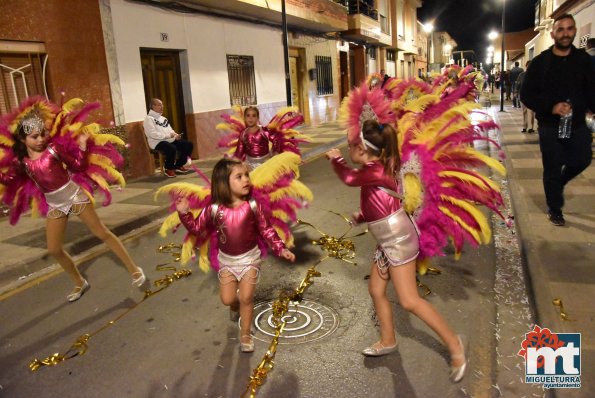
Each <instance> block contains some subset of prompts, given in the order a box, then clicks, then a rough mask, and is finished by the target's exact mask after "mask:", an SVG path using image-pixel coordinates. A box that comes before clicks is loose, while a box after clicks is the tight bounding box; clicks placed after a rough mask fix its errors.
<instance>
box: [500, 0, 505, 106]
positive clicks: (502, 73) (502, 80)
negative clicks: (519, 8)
mask: <svg viewBox="0 0 595 398" xmlns="http://www.w3.org/2000/svg"><path fill="white" fill-rule="evenodd" d="M505 16H506V0H502V47H501V51H502V54H501V55H500V62H501V63H500V65H501V66H500V112H504V69H505V68H506V65H504V32H505V30H504V29H505V27H504V20H505V19H506V18H505Z"/></svg>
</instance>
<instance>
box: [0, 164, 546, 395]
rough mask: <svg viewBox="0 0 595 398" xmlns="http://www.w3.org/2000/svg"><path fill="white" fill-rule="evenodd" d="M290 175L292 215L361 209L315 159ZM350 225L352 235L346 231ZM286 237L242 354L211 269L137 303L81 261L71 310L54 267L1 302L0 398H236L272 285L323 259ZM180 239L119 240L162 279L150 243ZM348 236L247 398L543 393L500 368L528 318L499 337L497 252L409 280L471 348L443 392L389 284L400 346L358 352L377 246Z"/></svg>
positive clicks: (434, 346) (470, 253)
mask: <svg viewBox="0 0 595 398" xmlns="http://www.w3.org/2000/svg"><path fill="white" fill-rule="evenodd" d="M301 179H302V181H303V182H305V183H306V184H307V185H308V186H309V187H310V188H311V189H312V191H313V192H314V195H315V200H314V201H313V203H312V204H311V206H310V208H309V209H307V210H305V211H302V212H301V213H300V218H301V219H303V220H305V221H308V222H310V223H312V224H314V225H315V226H316V227H318V228H319V229H320V230H321V231H323V232H325V233H327V234H329V235H331V236H335V237H338V236H340V235H342V234H343V233H344V232H345V231H346V230H347V228H348V226H347V224H346V223H345V222H344V221H343V220H342V219H341V218H340V217H338V216H337V215H335V214H332V213H331V212H329V210H332V211H334V212H339V213H342V214H345V215H348V214H351V212H352V211H354V210H355V209H356V208H357V207H358V202H359V191H358V190H357V189H355V188H349V187H346V186H344V185H342V184H341V183H340V182H339V181H338V179H337V178H336V177H335V175H334V173H333V172H332V170H331V168H330V167H329V166H328V164H327V162H326V160H324V159H317V160H314V161H312V162H310V163H308V164H306V165H304V166H303V167H302V177H301ZM361 231H362V229H361V228H359V229H353V230H351V231H350V232H349V233H348V236H351V235H355V234H356V233H358V232H361ZM295 236H296V244H297V249H296V250H295V253H296V256H297V260H296V263H295V264H289V263H287V262H284V261H281V260H279V259H277V258H275V257H273V256H272V255H271V256H269V257H267V259H266V263H265V265H264V266H263V268H262V274H261V275H262V276H261V279H260V282H259V285H258V287H257V291H256V298H255V299H256V302H257V310H256V312H255V315H258V314H260V316H259V318H258V321H259V326H258V327H256V326H255V327H254V330H255V333H256V338H257V341H256V351H255V352H254V353H253V354H243V353H240V352H239V343H238V326H237V324H236V323H233V322H231V321H230V320H229V316H228V311H227V309H226V308H225V307H224V306H223V305H222V304H221V303H220V302H219V297H218V281H217V277H216V275H215V274H214V273H209V274H204V273H202V272H201V271H200V270H198V268H197V267H196V266H195V265H194V264H192V266H191V269H192V270H193V271H194V272H193V274H192V275H191V276H189V277H185V278H181V279H179V280H175V281H174V282H173V283H172V284H171V285H169V286H168V287H167V288H166V289H164V290H163V291H161V292H159V293H158V294H155V295H153V296H151V297H149V298H147V299H146V300H144V301H142V299H143V293H142V292H140V291H139V290H137V289H136V288H133V287H131V286H130V281H129V277H128V274H127V273H126V271H125V269H124V267H123V266H122V265H120V264H118V263H117V262H116V261H115V260H114V258H113V257H112V256H111V255H109V254H103V255H99V256H95V257H92V258H90V259H89V260H88V261H86V262H84V263H83V264H82V265H81V270H82V271H83V274H84V275H85V276H86V277H87V279H88V280H89V282H90V284H91V289H90V290H89V291H88V292H87V293H86V294H85V295H84V296H83V297H82V298H81V299H80V300H79V301H78V302H76V303H73V304H70V303H67V302H66V299H65V296H66V294H67V293H68V292H69V291H70V289H71V282H70V281H69V280H68V278H67V277H66V275H65V274H64V273H62V272H55V273H53V274H51V275H49V276H46V277H44V278H43V279H40V280H38V283H36V284H34V285H32V286H30V287H28V288H26V289H23V290H22V291H20V292H18V293H17V294H13V295H11V296H9V297H6V298H5V299H3V300H2V301H0V319H2V326H1V328H0V358H1V360H0V363H1V370H0V397H11V398H17V397H33V396H39V397H86V398H90V397H239V396H241V394H242V393H243V392H244V391H245V389H246V386H247V384H248V379H249V376H250V374H251V372H252V369H253V368H255V367H256V366H257V365H258V363H259V362H260V361H261V359H262V356H263V355H264V354H265V352H266V349H267V346H268V343H269V341H270V336H269V335H267V333H270V332H271V330H270V326H269V325H268V322H267V320H268V315H269V314H270V307H269V303H270V302H271V301H273V300H274V299H275V298H276V297H277V295H278V293H279V291H281V290H282V289H286V288H287V289H295V288H296V287H297V286H298V285H299V283H300V281H301V280H302V279H303V278H304V277H305V275H306V271H307V269H308V267H309V266H311V265H312V264H314V263H315V262H316V261H317V260H318V259H320V258H321V257H322V256H323V253H322V251H321V249H320V248H319V247H317V246H314V245H312V244H311V241H312V240H315V239H318V238H319V237H320V235H319V233H318V232H317V231H315V230H314V229H312V228H309V227H306V226H296V228H295ZM181 237H182V233H181V231H180V232H178V234H176V235H173V236H169V237H168V238H165V239H164V238H161V237H160V236H159V235H157V233H156V229H155V228H153V229H150V230H148V231H145V232H144V233H143V234H140V235H138V236H133V237H131V238H130V239H128V240H127V241H126V242H125V243H126V247H127V248H128V250H129V251H130V253H131V255H132V257H133V258H135V259H136V261H137V262H138V263H139V264H140V265H142V266H143V267H144V269H145V270H146V273H147V275H148V276H149V277H150V278H151V279H152V280H156V279H159V278H161V277H162V276H163V275H165V274H167V273H169V274H171V273H172V271H157V270H156V269H155V267H156V266H157V265H158V264H162V263H167V262H170V261H171V258H172V257H171V256H170V255H169V254H159V253H157V250H156V249H157V247H159V246H160V245H163V244H166V243H169V242H179V241H180V240H181ZM505 238H506V237H505ZM500 239H502V237H500ZM352 240H353V242H354V243H355V246H356V257H355V259H354V260H355V261H356V262H357V265H352V264H348V263H346V262H342V261H339V260H336V259H328V260H325V261H323V262H322V263H321V264H320V265H318V270H319V271H320V272H321V273H322V275H321V276H320V277H319V278H315V279H314V284H313V285H312V286H311V287H310V288H309V289H308V290H307V291H306V293H305V294H304V299H305V301H304V303H303V305H301V306H300V307H298V309H295V308H293V307H292V312H291V313H290V317H288V318H287V320H288V327H287V331H286V335H287V336H290V337H287V338H282V339H281V344H280V345H279V347H278V350H277V355H276V358H275V366H274V368H273V370H272V371H270V372H269V374H268V377H267V379H266V382H265V384H264V385H263V386H262V387H261V388H260V390H259V391H258V395H257V396H259V397H364V396H368V397H459V396H460V397H463V396H474V397H497V396H500V393H502V392H503V391H504V390H506V389H507V390H506V391H513V392H514V395H508V394H507V393H504V394H502V395H503V396H519V397H520V396H523V395H526V396H542V394H543V392H542V391H541V390H540V389H538V388H536V387H532V386H527V385H523V384H522V383H520V382H519V379H520V377H522V376H524V372H523V371H522V369H521V368H518V366H516V367H515V366H514V365H510V364H509V365H506V366H503V361H504V360H505V359H506V358H508V359H507V360H508V361H512V362H513V363H514V364H517V365H518V364H522V363H523V362H522V359H521V358H520V357H516V358H515V355H516V350H517V348H515V347H512V348H510V347H506V350H507V351H508V352H503V351H502V340H501V338H502V336H503V335H504V334H506V333H512V334H514V335H519V334H520V333H526V332H528V331H529V329H528V328H527V327H526V326H525V324H526V323H530V320H522V322H520V323H519V325H518V326H514V327H513V326H511V328H512V329H510V330H508V332H507V331H505V330H504V329H506V328H507V327H508V325H512V323H513V322H512V321H513V320H514V319H510V321H509V323H508V324H507V322H504V323H503V318H502V316H503V315H501V314H503V311H502V306H503V305H511V303H508V304H503V303H501V301H502V300H499V298H498V294H499V293H498V292H499V290H498V286H497V285H498V283H501V282H502V281H501V280H500V282H499V278H498V277H497V275H498V261H496V260H497V259H499V258H500V256H501V254H499V252H498V247H497V245H491V246H484V247H481V248H477V249H471V248H468V249H466V250H465V252H464V254H463V256H462V259H461V260H460V261H457V262H455V261H454V260H453V259H452V256H445V257H441V258H438V259H437V260H436V261H435V262H434V266H435V267H437V268H439V269H440V270H442V273H441V274H440V275H426V276H423V277H421V278H420V280H421V282H422V283H423V284H425V285H426V286H427V287H428V288H429V289H430V290H431V294H429V295H428V296H427V299H428V300H429V301H431V302H432V304H433V305H435V306H436V308H437V309H438V310H439V311H440V312H441V313H442V314H443V315H444V316H445V317H446V318H447V319H448V321H449V323H450V324H451V326H452V327H453V328H454V329H455V330H456V332H457V333H460V334H462V335H463V336H464V340H465V342H466V344H467V347H468V359H469V370H468V373H467V376H466V377H465V379H464V380H463V381H462V382H461V383H459V384H452V383H451V382H450V381H449V379H448V372H449V366H448V364H449V358H448V352H447V351H446V349H445V348H444V347H443V346H442V344H441V342H440V341H439V340H438V339H437V337H436V335H435V334H434V333H433V332H432V331H431V330H430V329H429V328H428V327H427V326H425V324H423V323H422V322H421V321H420V320H418V319H417V318H416V317H415V316H413V315H412V314H409V313H406V312H405V311H403V310H402V309H401V308H400V307H399V306H398V305H396V299H395V295H394V291H393V290H392V288H390V287H389V297H390V299H391V301H392V302H393V303H395V307H394V314H395V324H396V329H397V338H398V340H399V350H398V352H397V353H394V354H392V355H389V356H385V357H382V358H365V357H363V356H362V355H361V354H360V351H361V350H362V349H363V348H364V347H366V346H368V345H370V344H372V343H373V342H375V341H376V340H377V338H378V335H377V329H376V326H375V324H376V321H375V317H374V311H373V308H372V304H371V300H370V298H369V295H368V292H367V280H365V276H366V275H367V274H368V273H369V270H370V259H371V255H372V252H373V248H374V244H373V241H372V238H371V236H370V235H369V234H366V235H363V236H360V237H356V238H353V239H352ZM496 242H498V237H496ZM177 267H178V269H179V265H178V266H177ZM517 282H518V281H517ZM523 283H524V282H523V281H522V280H521V281H520V284H521V285H523ZM153 289H154V290H155V288H153ZM424 291H425V290H424V289H423V288H420V292H422V293H423V292H424ZM512 305H513V306H517V305H520V304H519V303H512ZM527 305H528V304H527ZM527 308H528V307H527ZM527 308H524V309H522V311H524V312H527V311H528V310H527ZM126 311H128V312H126ZM124 313H125V315H124V316H123V317H121V318H119V319H118V320H117V322H115V323H114V324H112V325H111V326H109V324H108V323H109V322H110V321H113V320H116V319H117V318H118V317H119V316H120V315H122V314H124ZM509 317H511V318H515V317H516V315H514V314H512V313H511V315H509ZM106 325H108V327H107V328H105V329H103V330H102V329H101V328H102V327H104V326H106ZM86 333H89V334H92V336H91V338H90V339H89V340H88V343H87V345H88V350H87V352H86V353H85V354H84V355H80V356H76V357H74V358H72V359H69V360H66V361H64V362H62V363H60V364H58V365H57V366H47V367H42V368H40V369H39V370H37V371H35V372H32V371H31V370H29V367H28V364H29V363H30V362H31V360H33V359H34V358H38V359H42V358H45V357H47V356H49V355H51V354H53V353H62V354H63V353H64V352H65V351H66V350H67V349H68V347H70V346H71V344H73V343H74V342H75V341H76V339H77V338H78V337H79V336H81V335H84V334H86ZM518 337H519V338H520V337H521V336H520V335H519V336H518ZM518 348H520V340H519V347H518ZM504 383H506V384H507V385H506V386H505V385H504ZM515 383H516V384H515ZM517 394H518V395H517Z"/></svg>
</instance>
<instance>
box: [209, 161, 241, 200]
mask: <svg viewBox="0 0 595 398" xmlns="http://www.w3.org/2000/svg"><path fill="white" fill-rule="evenodd" d="M236 166H244V163H242V162H241V161H240V160H238V159H236V158H223V159H221V160H219V161H218V162H217V163H216V164H215V167H213V175H212V176H211V196H212V202H213V203H220V204H223V205H229V204H231V201H232V197H231V189H230V187H229V176H230V175H231V171H232V170H233V168H234V167H236Z"/></svg>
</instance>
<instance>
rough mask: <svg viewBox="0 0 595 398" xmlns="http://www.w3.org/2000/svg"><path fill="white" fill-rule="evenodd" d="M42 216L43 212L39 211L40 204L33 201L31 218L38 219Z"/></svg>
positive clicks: (35, 200)
mask: <svg viewBox="0 0 595 398" xmlns="http://www.w3.org/2000/svg"><path fill="white" fill-rule="evenodd" d="M40 215H41V212H40V211H39V202H38V201H37V199H35V198H33V199H31V217H33V218H38V217H39V216H40Z"/></svg>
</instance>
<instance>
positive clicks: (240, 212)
mask: <svg viewBox="0 0 595 398" xmlns="http://www.w3.org/2000/svg"><path fill="white" fill-rule="evenodd" d="M292 155H293V154H292ZM293 156H295V155H293ZM263 167H265V166H263ZM249 171H250V170H249V168H248V166H246V165H245V164H244V163H242V162H241V161H240V160H238V159H235V158H223V159H221V160H220V161H218V162H217V163H216V164H215V167H214V168H213V176H212V179H211V195H212V200H211V204H209V205H207V206H206V207H205V208H204V209H202V211H201V212H200V214H199V215H198V217H196V218H195V217H194V216H193V214H192V213H191V212H189V210H190V202H189V200H188V199H187V198H186V197H181V198H178V199H177V200H176V209H177V211H178V214H179V217H180V220H181V222H182V224H183V225H184V227H186V229H187V230H188V232H190V233H191V234H192V235H194V236H195V237H203V238H204V237H205V236H207V237H208V236H210V235H211V234H212V233H213V231H214V233H215V234H216V235H215V236H214V238H215V239H210V244H211V247H212V248H213V247H214V248H218V250H215V253H212V255H214V256H216V258H217V260H218V262H219V272H218V276H219V296H220V298H221V302H222V303H223V305H226V306H228V307H229V308H230V316H231V318H232V320H234V321H237V320H238V318H239V317H240V316H241V320H240V350H241V352H253V351H254V339H253V337H252V334H251V330H250V329H251V326H252V316H253V312H254V292H255V290H256V283H257V282H258V279H259V275H260V264H261V261H262V260H261V256H262V252H261V248H260V243H264V242H266V244H268V246H269V247H270V248H271V249H272V250H273V252H274V253H275V255H277V256H279V257H282V258H284V259H286V260H289V261H291V262H293V261H294V260H295V255H294V254H293V253H292V252H291V251H289V249H287V247H286V246H285V243H284V242H283V241H282V240H281V238H280V237H279V235H278V234H277V232H276V231H275V229H274V228H273V227H272V225H271V223H270V220H269V218H270V216H269V215H268V214H267V213H268V212H267V211H265V210H264V207H263V204H262V203H259V202H258V201H256V200H255V199H254V198H253V197H252V196H251V195H252V188H253V187H252V184H251V181H250V174H249ZM283 178H285V176H283ZM286 182H289V180H287V179H286ZM288 206H289V205H288ZM206 239H209V238H206ZM203 240H204V239H203Z"/></svg>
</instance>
